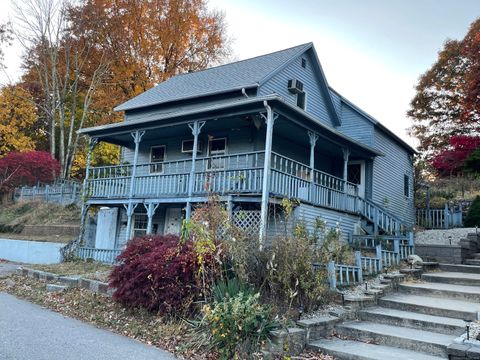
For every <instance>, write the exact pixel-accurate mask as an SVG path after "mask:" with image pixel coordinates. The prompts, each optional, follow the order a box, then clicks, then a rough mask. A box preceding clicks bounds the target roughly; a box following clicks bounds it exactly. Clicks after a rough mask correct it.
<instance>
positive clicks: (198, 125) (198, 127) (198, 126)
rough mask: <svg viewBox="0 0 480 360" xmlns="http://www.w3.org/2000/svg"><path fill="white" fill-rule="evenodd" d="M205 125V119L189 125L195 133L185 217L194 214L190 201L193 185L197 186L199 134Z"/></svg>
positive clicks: (188, 217)
mask: <svg viewBox="0 0 480 360" xmlns="http://www.w3.org/2000/svg"><path fill="white" fill-rule="evenodd" d="M204 125H205V121H198V120H196V121H194V122H193V123H189V124H188V127H189V128H190V130H192V135H193V149H192V150H193V151H192V167H191V170H190V178H189V179H188V199H189V200H188V201H187V208H186V213H185V217H186V218H187V219H190V216H191V215H192V203H191V201H190V199H191V197H192V195H193V187H194V186H195V165H196V164H195V163H196V161H197V152H198V135H200V131H201V130H202V128H203V126H204Z"/></svg>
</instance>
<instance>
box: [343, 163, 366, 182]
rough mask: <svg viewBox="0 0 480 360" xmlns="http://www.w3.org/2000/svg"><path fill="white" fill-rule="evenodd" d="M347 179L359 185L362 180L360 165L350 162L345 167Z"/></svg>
mask: <svg viewBox="0 0 480 360" xmlns="http://www.w3.org/2000/svg"><path fill="white" fill-rule="evenodd" d="M347 169H348V170H347V181H348V182H351V183H352V184H357V185H359V184H360V183H361V182H362V166H361V165H360V164H351V165H348V168H347Z"/></svg>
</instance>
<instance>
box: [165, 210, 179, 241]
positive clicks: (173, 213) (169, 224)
mask: <svg viewBox="0 0 480 360" xmlns="http://www.w3.org/2000/svg"><path fill="white" fill-rule="evenodd" d="M182 220H183V219H182V208H179V207H169V208H167V210H166V212H165V229H164V232H163V233H164V234H174V235H180V231H181V229H182Z"/></svg>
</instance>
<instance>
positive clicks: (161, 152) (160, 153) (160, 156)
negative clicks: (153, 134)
mask: <svg viewBox="0 0 480 360" xmlns="http://www.w3.org/2000/svg"><path fill="white" fill-rule="evenodd" d="M165 156H166V147H165V145H161V146H153V147H152V148H151V149H150V162H151V163H155V164H152V165H151V166H150V172H151V173H161V172H163V162H164V161H165Z"/></svg>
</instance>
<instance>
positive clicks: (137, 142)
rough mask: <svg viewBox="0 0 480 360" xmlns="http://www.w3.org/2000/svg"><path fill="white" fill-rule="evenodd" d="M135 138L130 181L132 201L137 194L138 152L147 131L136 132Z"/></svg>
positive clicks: (133, 135) (133, 134)
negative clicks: (135, 193)
mask: <svg viewBox="0 0 480 360" xmlns="http://www.w3.org/2000/svg"><path fill="white" fill-rule="evenodd" d="M130 135H132V137H133V141H134V142H135V154H134V155H133V165H132V177H131V179H130V195H129V198H130V199H131V198H132V197H133V195H134V192H135V176H136V174H137V163H138V150H139V148H140V141H142V137H143V135H145V131H138V130H137V131H135V132H134V133H131V134H130Z"/></svg>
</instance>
